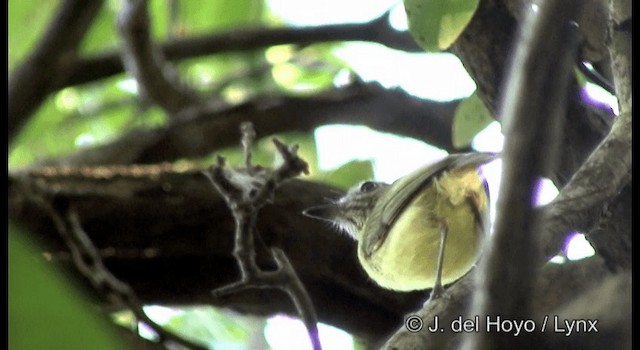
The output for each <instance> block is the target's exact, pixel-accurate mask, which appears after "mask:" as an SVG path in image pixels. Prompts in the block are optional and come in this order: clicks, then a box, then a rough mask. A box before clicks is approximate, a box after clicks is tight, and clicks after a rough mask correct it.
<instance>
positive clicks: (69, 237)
mask: <svg viewBox="0 0 640 350" xmlns="http://www.w3.org/2000/svg"><path fill="white" fill-rule="evenodd" d="M31 195H33V197H34V198H33V200H34V201H36V202H38V204H39V205H40V206H41V207H42V208H43V209H44V210H45V211H46V212H47V213H48V215H50V217H51V219H52V220H53V222H54V224H55V227H56V229H57V230H58V233H59V234H60V236H61V237H62V239H63V240H64V242H65V243H66V245H67V247H68V249H69V250H70V251H71V256H72V258H73V263H74V264H75V266H76V268H77V269H78V271H79V272H80V273H81V274H82V275H83V276H84V277H86V278H87V280H88V281H90V283H91V284H92V286H93V287H94V288H95V289H96V290H97V291H99V292H100V293H101V294H103V296H104V297H105V299H107V300H108V302H110V303H115V304H116V306H117V307H126V308H128V309H130V310H131V312H133V314H134V315H135V316H136V318H137V319H138V320H139V321H141V322H144V323H145V324H147V325H148V326H149V327H150V328H151V329H153V330H154V331H155V332H156V334H157V335H158V337H159V342H161V343H177V344H180V345H182V346H185V347H186V348H188V349H195V350H205V347H203V346H201V345H199V344H196V343H193V342H191V341H189V340H187V339H184V338H182V337H180V336H179V335H176V334H174V333H172V332H171V331H168V330H166V329H164V328H163V327H162V326H160V325H159V324H157V323H156V322H155V321H153V320H152V319H151V318H149V316H147V314H146V313H145V311H144V309H143V305H142V303H141V302H140V301H139V300H138V298H137V296H136V295H135V293H134V291H133V290H132V289H131V287H130V286H129V285H128V284H126V283H124V282H122V281H121V280H119V279H118V278H116V277H115V276H114V275H113V274H112V273H111V272H110V271H109V270H108V269H107V268H106V267H105V265H104V263H103V262H102V258H101V257H100V254H99V253H98V251H97V250H96V248H95V246H94V245H93V242H92V241H91V239H90V238H89V236H88V235H87V233H86V232H85V231H84V229H83V228H82V226H81V224H80V218H79V217H78V213H77V211H76V210H75V208H74V207H73V206H69V204H68V203H67V202H66V201H65V200H64V199H61V198H58V199H57V200H54V201H52V202H54V203H53V204H52V203H50V201H49V200H48V198H47V194H46V191H40V189H38V188H34V192H32V193H31ZM61 203H63V204H61ZM56 206H57V207H61V208H56ZM65 207H66V208H65ZM59 210H63V211H64V212H65V213H64V214H62V213H59V212H58V211H59Z"/></svg>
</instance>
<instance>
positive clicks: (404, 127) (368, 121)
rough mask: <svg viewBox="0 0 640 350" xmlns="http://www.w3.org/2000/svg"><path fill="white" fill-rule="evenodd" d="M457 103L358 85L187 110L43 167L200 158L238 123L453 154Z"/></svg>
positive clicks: (229, 137)
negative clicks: (366, 136) (359, 128)
mask: <svg viewBox="0 0 640 350" xmlns="http://www.w3.org/2000/svg"><path fill="white" fill-rule="evenodd" d="M458 103H459V101H452V102H432V101H429V100H423V99H418V98H415V97H413V96H410V95H408V94H407V93H405V92H404V91H402V90H399V89H396V90H388V89H384V88H382V87H381V86H379V85H377V84H354V85H351V86H348V87H346V88H340V89H335V90H329V91H326V92H323V93H319V94H318V95H315V96H311V97H287V96H280V97H273V96H269V97H260V98H256V99H254V100H252V101H249V102H246V103H243V104H240V105H237V106H227V107H222V108H221V107H205V108H202V109H199V110H191V111H185V112H183V113H182V114H181V115H180V116H179V117H177V118H174V119H176V120H177V121H175V122H173V123H172V124H170V125H169V126H167V127H163V128H159V129H152V130H144V131H141V130H135V131H133V132H131V133H130V134H128V135H125V136H123V137H121V138H120V139H118V140H116V141H114V142H112V143H110V144H107V145H103V146H97V147H95V148H92V149H88V150H83V151H80V152H77V153H75V154H72V155H70V156H66V157H64V158H61V159H52V160H47V161H43V162H40V163H39V164H40V165H45V164H46V165H54V164H64V165H73V164H85V165H89V164H96V165H98V164H129V163H157V162H164V161H171V160H175V159H179V158H190V157H201V156H205V155H207V154H210V152H212V151H213V150H215V149H219V148H221V147H226V146H230V145H233V144H234V143H235V142H236V140H235V139H234V137H233V134H232V133H229V132H228V131H227V130H230V129H235V128H236V127H237V125H238V124H239V123H240V120H248V121H251V122H252V123H253V124H254V125H255V126H256V128H257V129H258V130H259V131H260V133H261V134H263V135H271V134H275V133H278V132H284V131H311V130H313V129H314V128H315V127H317V126H320V125H326V124H331V123H347V124H362V125H367V126H369V127H371V128H373V129H376V130H380V131H385V132H391V133H397V134H401V135H406V136H409V137H413V138H416V139H419V140H423V141H425V142H428V143H429V144H431V145H434V146H436V147H440V148H442V149H445V150H448V151H451V152H454V151H464V150H456V148H455V147H454V146H453V144H452V143H451V140H452V138H451V124H452V121H453V116H454V113H455V110H456V107H457V105H458ZM205 135H206V136H205Z"/></svg>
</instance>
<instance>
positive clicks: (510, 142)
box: [464, 1, 580, 349]
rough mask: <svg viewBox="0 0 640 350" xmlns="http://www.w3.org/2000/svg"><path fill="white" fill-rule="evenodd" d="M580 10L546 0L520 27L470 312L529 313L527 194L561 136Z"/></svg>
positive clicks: (503, 341) (515, 342) (532, 218)
mask: <svg viewBox="0 0 640 350" xmlns="http://www.w3.org/2000/svg"><path fill="white" fill-rule="evenodd" d="M579 10H580V3H579V1H563V2H544V3H541V4H540V7H539V10H538V11H537V13H536V12H533V11H531V12H530V13H529V16H528V17H527V19H526V20H525V22H524V24H523V27H522V31H521V34H520V40H519V42H518V43H517V47H516V51H515V56H514V59H513V62H512V64H511V67H510V70H509V81H508V83H507V85H506V87H505V93H506V94H505V97H504V102H503V107H502V112H501V115H502V118H503V128H504V130H505V147H504V151H503V175H502V186H501V188H500V198H499V202H498V211H497V216H496V222H495V229H494V233H493V235H492V236H491V239H490V241H489V246H488V249H487V253H486V254H487V255H486V256H485V257H484V259H483V261H482V263H481V265H480V276H479V277H480V278H479V279H478V281H482V282H481V283H480V284H479V285H478V288H477V290H476V293H475V295H474V306H473V308H474V312H473V313H474V314H477V315H480V317H485V315H500V317H505V318H508V319H526V318H527V317H530V316H531V314H532V310H531V309H530V306H531V289H532V286H533V281H534V276H535V273H534V272H535V270H536V267H537V261H536V260H535V258H537V252H538V250H537V243H538V242H537V240H536V238H535V232H536V230H537V225H538V224H537V221H536V219H537V216H536V215H534V208H533V203H534V197H533V195H534V191H535V187H536V184H537V181H538V179H539V177H540V176H541V175H542V174H544V171H545V170H546V169H549V168H550V165H551V164H552V161H553V160H554V156H555V154H556V151H557V149H556V147H557V140H558V139H559V138H560V136H561V134H559V131H561V130H562V123H563V122H564V115H565V113H566V110H565V101H566V95H567V86H568V82H569V78H570V76H571V74H572V66H573V62H574V57H575V56H574V55H575V51H574V50H575V48H576V44H577V28H576V27H574V26H571V25H570V24H569V21H570V20H571V19H574V18H576V17H577V15H578V14H579V13H580V12H579ZM481 324H484V323H481ZM481 327H482V326H481ZM525 345H526V344H525V343H523V342H522V341H521V338H517V337H513V336H512V335H507V336H505V335H504V334H501V333H500V332H491V333H490V332H478V333H470V334H469V337H467V338H466V340H465V343H464V346H465V348H467V349H513V348H522V347H523V346H525Z"/></svg>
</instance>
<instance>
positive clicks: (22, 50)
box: [7, 0, 60, 71]
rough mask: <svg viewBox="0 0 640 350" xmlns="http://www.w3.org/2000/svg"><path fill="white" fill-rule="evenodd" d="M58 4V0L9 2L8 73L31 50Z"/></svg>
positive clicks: (13, 0) (18, 0)
mask: <svg viewBox="0 0 640 350" xmlns="http://www.w3.org/2000/svg"><path fill="white" fill-rule="evenodd" d="M59 3H60V1H59V0H58V1H51V0H32V1H20V0H11V1H9V4H8V5H9V13H8V16H7V17H8V18H7V19H8V21H9V23H8V30H9V33H8V34H9V35H8V39H9V43H8V47H9V52H8V54H9V55H8V56H9V71H11V70H12V69H13V67H14V66H15V64H16V63H17V62H19V61H20V60H22V59H24V56H25V55H26V54H27V53H28V52H29V50H31V49H33V46H34V45H35V43H36V42H37V41H38V39H40V37H41V36H42V34H43V31H44V29H45V28H46V25H47V23H49V21H50V20H51V18H52V17H53V14H54V13H55V10H56V9H57V7H58V4H59Z"/></svg>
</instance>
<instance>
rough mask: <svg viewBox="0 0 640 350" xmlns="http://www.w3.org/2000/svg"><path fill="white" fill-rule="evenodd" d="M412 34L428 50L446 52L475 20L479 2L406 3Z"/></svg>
mask: <svg viewBox="0 0 640 350" xmlns="http://www.w3.org/2000/svg"><path fill="white" fill-rule="evenodd" d="M404 7H405V9H406V11H407V19H408V20H409V31H411V35H412V36H413V37H414V38H415V39H416V41H417V42H418V43H419V44H420V45H421V46H422V47H423V48H424V49H425V50H427V51H442V50H446V49H447V48H449V46H451V44H453V42H454V41H455V40H456V39H457V38H458V36H459V35H460V34H461V33H462V31H463V30H464V28H465V27H466V26H467V24H469V22H470V21H471V17H473V14H474V13H475V11H476V8H477V7H478V0H404Z"/></svg>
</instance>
